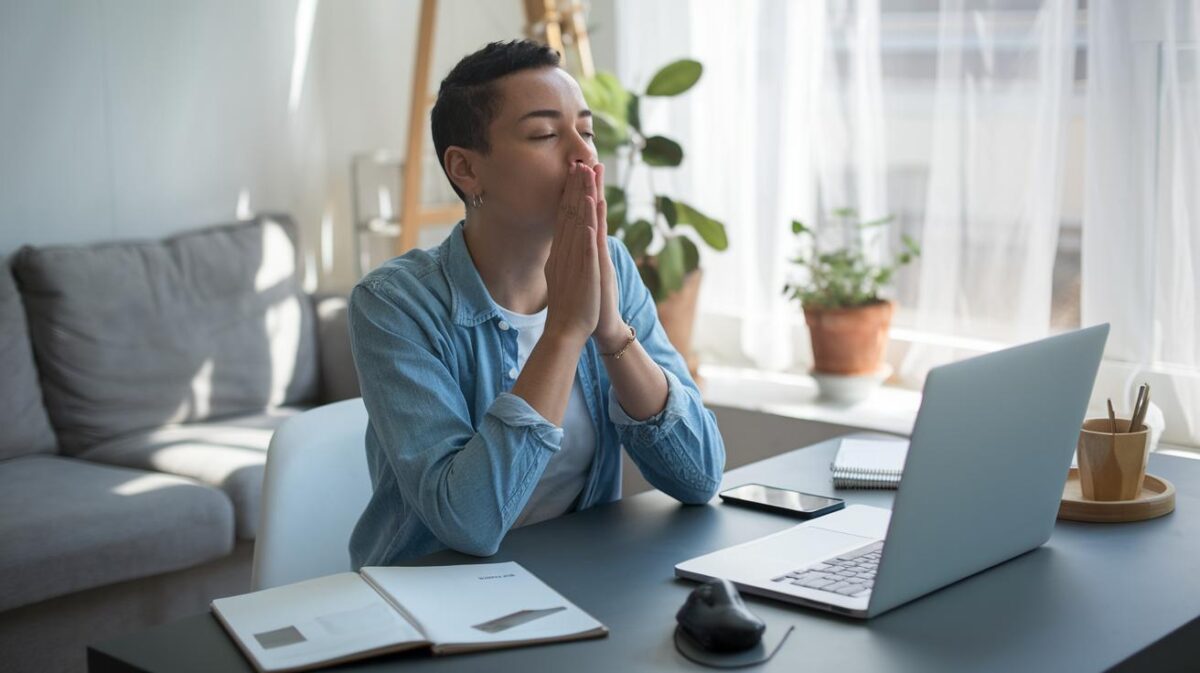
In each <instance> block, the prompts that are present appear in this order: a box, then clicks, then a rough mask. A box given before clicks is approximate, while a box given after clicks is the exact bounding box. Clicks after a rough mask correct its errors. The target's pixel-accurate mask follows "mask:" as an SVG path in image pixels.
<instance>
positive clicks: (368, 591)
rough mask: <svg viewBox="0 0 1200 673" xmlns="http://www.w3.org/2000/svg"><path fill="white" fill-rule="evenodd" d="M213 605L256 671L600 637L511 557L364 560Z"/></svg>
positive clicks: (587, 619)
mask: <svg viewBox="0 0 1200 673" xmlns="http://www.w3.org/2000/svg"><path fill="white" fill-rule="evenodd" d="M212 607H213V612H215V613H216V615H217V618H218V619H219V620H220V621H221V624H222V625H224V627H225V629H226V630H227V631H229V633H230V634H231V635H232V636H233V639H234V640H235V641H236V642H237V643H238V646H239V647H240V648H241V649H242V652H244V653H245V654H246V656H247V657H248V658H249V659H250V661H251V662H253V664H254V666H255V668H257V669H258V670H259V671H301V670H306V669H310V668H316V667H319V666H328V665H331V664H336V663H341V662H346V661H351V660H354V659H364V658H366V657H370V656H374V655H378V654H383V653H389V652H400V651H403V650H409V649H416V648H420V647H428V648H430V650H432V652H433V653H434V654H455V653H458V652H471V651H475V650H487V649H498V648H502V647H516V646H520V645H532V644H536V643H550V642H556V641H561V640H577V639H583V638H599V637H603V636H605V635H607V634H608V629H607V628H605V626H604V625H603V624H601V623H600V622H598V621H596V620H595V619H593V618H592V617H591V616H590V615H588V614H587V613H586V612H584V611H583V610H580V609H579V608H578V607H576V606H575V605H574V604H572V603H571V602H570V601H568V600H567V599H565V598H563V597H562V596H561V595H559V593H558V592H556V591H554V590H553V589H551V588H550V587H548V586H546V585H545V584H544V583H542V581H541V580H539V579H538V578H537V577H535V576H534V575H533V574H531V573H530V572H529V571H527V570H525V569H524V568H523V567H521V566H520V565H519V564H517V563H513V562H508V563H484V564H475V565H454V566H432V567H427V568H384V567H364V568H363V569H362V570H361V571H360V572H358V573H352V572H346V573H339V574H336V575H328V576H325V577H318V578H315V579H311V580H304V581H302V582H296V583H295V584H288V585H286V586H281V587H274V588H271V589H264V590H262V591H255V592H253V593H249V594H243V595H241V596H232V597H229V598H218V599H217V600H215V601H213V602H212Z"/></svg>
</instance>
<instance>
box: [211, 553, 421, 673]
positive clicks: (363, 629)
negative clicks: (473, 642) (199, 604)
mask: <svg viewBox="0 0 1200 673" xmlns="http://www.w3.org/2000/svg"><path fill="white" fill-rule="evenodd" d="M212 606H213V610H214V612H215V613H216V614H217V617H218V619H220V620H221V622H222V623H223V624H224V625H225V628H226V629H227V630H228V631H230V632H231V634H232V635H233V636H234V640H235V641H237V642H238V645H239V647H241V649H242V652H244V653H245V654H246V655H247V656H248V657H249V658H250V660H251V661H252V662H253V663H254V664H255V666H256V667H257V668H258V669H259V670H261V671H291V670H299V669H303V668H307V667H312V666H314V665H318V664H324V663H331V662H334V661H340V660H346V659H353V658H358V657H360V656H368V655H369V654H371V653H377V652H384V651H394V650H399V649H405V648H404V647H403V645H404V644H411V645H412V646H413V647H419V646H422V645H425V644H427V643H428V641H427V640H426V639H425V637H424V636H423V635H421V633H420V632H419V631H417V630H416V629H415V628H414V627H413V626H412V625H411V624H409V623H408V622H407V621H405V620H404V618H402V617H401V616H400V615H399V614H398V613H397V612H396V611H395V610H394V609H393V608H392V607H391V606H390V605H388V603H387V601H385V600H384V598H383V597H382V596H380V595H379V594H378V593H376V591H375V590H374V589H373V588H371V585H370V584H368V583H367V582H366V581H364V580H363V579H362V578H361V577H359V576H358V575H357V574H356V573H338V574H336V575H328V576H325V577H318V578H315V579H311V580H304V581H302V582H296V583H294V584H288V585H285V586H281V587H273V588H270V589H264V590H262V591H255V592H253V593H248V594H242V595H240V596H231V597H229V598H218V599H216V600H214V601H213V602H212ZM354 655H358V656H354Z"/></svg>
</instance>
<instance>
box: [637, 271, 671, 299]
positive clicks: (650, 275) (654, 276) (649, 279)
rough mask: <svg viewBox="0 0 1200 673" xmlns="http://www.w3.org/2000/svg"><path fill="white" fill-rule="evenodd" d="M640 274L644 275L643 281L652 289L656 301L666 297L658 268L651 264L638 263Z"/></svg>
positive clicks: (651, 293)
mask: <svg viewBox="0 0 1200 673" xmlns="http://www.w3.org/2000/svg"><path fill="white" fill-rule="evenodd" d="M638 274H639V275H640V276H641V277H642V283H643V284H644V285H645V286H646V289H647V290H649V291H650V296H652V297H654V301H656V302H659V301H662V300H663V299H664V298H665V297H664V296H663V294H662V283H660V282H659V281H658V270H657V269H655V268H654V267H652V266H650V265H649V264H638Z"/></svg>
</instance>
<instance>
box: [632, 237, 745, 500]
mask: <svg viewBox="0 0 1200 673" xmlns="http://www.w3.org/2000/svg"><path fill="white" fill-rule="evenodd" d="M608 247H609V252H610V256H611V257H612V260H613V265H614V266H615V267H616V271H617V282H618V284H619V285H620V290H621V314H622V316H623V317H624V318H625V320H626V321H627V322H629V324H631V325H633V327H634V329H635V330H637V335H638V340H639V341H640V342H641V343H642V348H644V349H645V350H646V353H647V354H649V356H650V358H651V359H652V360H654V362H655V363H656V364H658V366H659V367H660V368H662V371H663V374H664V375H665V376H666V379H667V403H666V405H665V406H664V407H663V410H662V411H660V412H659V413H658V414H656V415H654V416H652V417H650V418H648V419H646V420H644V421H637V420H634V419H633V418H631V417H630V416H629V415H628V414H627V413H625V410H624V409H622V408H621V404H620V402H619V401H618V400H617V394H616V391H615V390H614V389H613V388H612V387H611V386H610V387H609V391H608V400H609V406H608V412H609V419H610V420H611V421H612V422H613V425H614V426H615V427H616V429H617V436H618V437H619V438H620V440H621V443H622V444H623V445H624V446H625V450H626V451H627V452H628V453H629V456H630V458H632V459H633V462H634V464H635V465H637V468H638V470H639V471H641V473H642V476H644V477H645V478H646V481H648V482H650V484H651V485H652V486H654V487H655V488H657V489H659V490H660V491H662V492H664V493H666V494H667V495H670V496H671V497H673V498H675V499H676V500H679V501H680V502H684V503H689V504H701V503H706V502H708V501H709V500H711V499H712V497H713V496H714V495H715V494H716V492H717V488H718V486H719V485H720V483H721V477H722V476H723V474H724V471H725V442H724V440H722V438H721V432H720V430H719V429H718V428H717V419H716V417H715V416H714V415H713V413H712V412H711V411H709V410H708V409H707V408H705V406H704V401H703V400H702V399H701V396H700V389H699V387H697V386H696V382H695V381H693V380H692V376H691V374H690V373H689V372H688V369H687V365H686V364H685V363H684V360H683V357H682V356H680V355H679V352H678V351H676V350H675V347H674V346H672V345H671V342H670V340H669V339H668V338H667V333H666V331H665V330H663V327H662V325H661V324H660V323H659V321H658V310H657V307H656V306H655V303H654V298H653V297H652V296H651V294H650V292H649V290H647V289H646V286H645V284H643V283H642V279H641V276H640V275H639V274H638V271H637V267H636V265H635V264H634V262H633V258H632V257H630V256H629V252H628V251H627V250H626V249H625V246H624V244H622V243H620V242H619V241H618V240H617V239H614V238H609V240H608Z"/></svg>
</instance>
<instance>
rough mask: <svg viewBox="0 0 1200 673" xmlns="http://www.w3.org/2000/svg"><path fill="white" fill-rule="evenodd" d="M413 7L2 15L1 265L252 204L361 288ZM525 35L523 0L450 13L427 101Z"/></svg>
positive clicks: (400, 115) (331, 284)
mask: <svg viewBox="0 0 1200 673" xmlns="http://www.w3.org/2000/svg"><path fill="white" fill-rule="evenodd" d="M310 3H311V5H312V6H315V12H314V21H313V22H312V25H313V30H312V33H311V47H310V50H309V56H308V60H307V67H306V68H305V69H304V77H303V80H302V82H303V89H302V93H301V95H300V97H299V99H298V102H299V104H298V105H297V106H296V107H295V108H294V109H290V108H289V104H288V101H289V90H290V87H291V78H292V70H293V61H294V60H295V59H296V56H297V51H298V50H297V46H298V44H299V43H298V41H297V40H296V36H297V30H296V28H297V21H296V19H297V12H298V10H302V9H303V8H304V7H305V6H306V5H308V4H310ZM592 5H593V14H592V21H591V22H592V23H593V24H595V25H596V26H597V28H598V29H599V30H598V31H597V33H596V34H595V36H594V41H595V43H594V45H593V51H594V54H595V57H596V60H597V62H598V64H599V65H600V66H601V67H611V66H610V65H609V64H611V63H612V60H613V59H612V53H613V46H612V45H613V43H614V40H613V36H612V35H611V31H606V30H605V27H606V25H611V24H612V21H611V16H612V12H613V9H612V0H604V1H599V2H593V3H592ZM419 6H420V3H419V1H418V0H254V1H253V2H237V1H233V0H205V1H204V2H200V1H199V0H193V1H187V2H185V1H172V2H164V1H161V0H157V1H156V0H140V1H139V0H38V1H37V2H30V1H23V0H0V255H3V254H7V253H9V252H11V251H13V250H15V249H16V248H17V247H19V246H21V245H23V244H33V245H49V244H56V243H76V242H88V241H100V240H111V239H127V238H144V237H158V236H162V235H166V234H169V233H172V232H175V231H179V230H183V229H187V228H190V227H195V226H200V225H204V224H210V223H215V222H223V221H229V220H232V219H234V217H235V212H236V206H237V203H238V200H239V195H242V194H243V193H245V194H246V195H247V196H248V201H249V207H250V209H251V210H253V211H267V210H281V211H286V212H290V213H292V214H293V215H294V216H295V217H296V218H297V221H298V222H299V223H300V224H301V227H302V231H303V233H304V237H305V247H306V249H307V250H308V252H309V255H310V259H311V260H312V261H313V262H315V265H316V267H317V270H318V272H319V273H318V275H317V278H318V280H319V282H320V284H321V285H322V286H323V287H325V288H328V289H333V288H346V287H349V286H350V285H351V284H352V283H353V282H354V280H355V274H354V261H353V255H352V239H351V229H350V212H349V209H350V206H349V203H350V193H349V162H350V156H351V155H352V154H353V153H355V152H361V151H368V150H374V149H380V148H386V149H390V150H392V151H395V152H400V153H402V152H403V151H404V144H405V142H404V141H405V134H406V130H407V123H408V105H409V103H408V100H409V87H410V85H411V76H412V63H413V57H414V51H415V47H416V30H417V18H418V11H419ZM523 24H524V16H523V12H522V10H521V3H520V2H519V1H518V0H508V1H507V2H505V1H497V0H441V2H440V3H439V12H438V17H437V37H436V39H435V56H434V62H433V69H432V73H431V86H432V87H434V88H435V89H436V86H437V83H438V82H439V81H440V80H441V78H442V77H443V76H444V75H445V73H446V72H447V71H448V70H449V69H450V68H451V67H452V66H453V65H454V63H455V62H456V61H457V60H458V59H459V58H461V57H462V56H463V55H465V54H467V53H469V52H470V51H473V50H474V49H477V48H478V47H480V46H482V45H483V44H485V43H486V42H488V41H491V40H498V39H509V38H513V37H519V36H520V35H521V29H522V26H523ZM301 60H303V59H301ZM323 222H324V224H323ZM322 226H324V227H326V228H328V229H329V231H327V232H325V236H324V237H323V236H322V231H321V229H322ZM323 240H324V241H325V242H326V243H327V244H329V245H330V247H328V248H323V247H322V241H323Z"/></svg>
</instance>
